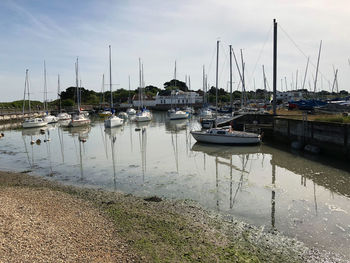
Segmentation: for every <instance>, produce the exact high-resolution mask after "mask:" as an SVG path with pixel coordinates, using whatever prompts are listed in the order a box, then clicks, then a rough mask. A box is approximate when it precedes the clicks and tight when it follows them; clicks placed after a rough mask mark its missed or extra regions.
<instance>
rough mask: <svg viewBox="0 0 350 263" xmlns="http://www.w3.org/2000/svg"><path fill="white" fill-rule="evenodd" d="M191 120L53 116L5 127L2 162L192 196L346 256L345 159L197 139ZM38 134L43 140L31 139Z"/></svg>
mask: <svg viewBox="0 0 350 263" xmlns="http://www.w3.org/2000/svg"><path fill="white" fill-rule="evenodd" d="M198 127H199V124H198V122H197V120H196V119H192V120H182V121H168V120H167V119H166V115H165V114H161V113H159V114H154V120H153V121H152V122H150V123H144V124H142V125H138V124H136V123H134V122H126V123H125V124H124V126H123V127H121V128H114V129H108V130H105V129H104V126H103V122H102V121H95V122H93V124H92V126H91V127H89V128H69V129H68V128H60V127H58V126H50V127H48V129H47V130H46V132H45V134H40V132H39V130H38V129H34V130H22V129H17V130H6V131H5V137H4V138H2V139H0V169H1V170H11V171H25V170H31V171H33V173H35V174H39V175H42V176H44V177H48V178H50V179H53V180H57V181H61V182H64V183H66V184H72V185H79V186H86V187H95V188H103V189H107V190H112V191H113V190H118V191H123V192H125V193H132V194H134V195H138V196H148V195H158V196H163V197H167V198H171V199H172V198H173V199H192V200H195V201H198V202H199V203H200V204H201V205H202V206H204V207H206V208H208V209H212V210H216V211H219V212H220V213H222V214H224V215H233V216H234V217H236V218H239V219H242V220H244V221H246V222H248V223H251V224H254V225H257V226H265V229H266V230H269V229H277V230H279V231H281V232H283V233H285V234H286V235H288V236H291V237H297V238H298V239H299V240H301V241H304V242H305V243H307V244H308V245H310V246H316V247H320V248H326V249H327V250H331V251H335V252H339V253H341V254H343V255H345V256H347V257H349V258H350V249H349V247H350V173H349V171H350V169H347V168H348V167H349V166H347V165H346V164H341V163H340V164H339V163H337V164H332V163H330V161H326V162H324V161H322V160H314V161H313V160H310V159H308V158H305V157H301V156H298V155H297V154H292V153H290V152H288V151H282V150H279V149H277V148H274V147H270V146H268V145H264V144H262V145H260V146H252V147H227V146H221V147H218V146H212V145H200V144H197V143H195V140H194V139H193V138H192V136H191V135H190V133H189V131H190V130H191V129H194V128H198ZM135 128H141V130H140V131H135ZM142 128H145V129H143V130H142ZM0 129H1V128H0ZM37 139H41V144H40V145H37V144H33V145H32V144H30V142H31V140H37ZM47 139H50V141H48V142H44V140H47ZM82 140H86V142H82ZM317 158H318V159H319V157H317Z"/></svg>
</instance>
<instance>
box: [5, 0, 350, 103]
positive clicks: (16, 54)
mask: <svg viewBox="0 0 350 263" xmlns="http://www.w3.org/2000/svg"><path fill="white" fill-rule="evenodd" d="M349 7H350V3H349V2H348V1H345V0H338V1H336V2H334V1H332V2H331V1H328V0H294V1H289V0H288V1H287V0H281V1H275V0H250V1H236V0H220V1H215V0H201V1H199V0H178V1H160V0H148V1H137V0H135V1H118V0H116V1H112V0H110V1H107V0H84V1H78V0H76V1H68V0H60V1H59V0H51V1H44V0H1V1H0V17H1V19H0V34H1V36H2V37H1V39H2V41H0V90H1V96H0V101H12V100H16V99H21V98H22V96H23V88H24V77H25V70H26V69H27V68H28V69H29V73H30V83H31V93H32V98H34V99H39V100H42V98H43V93H42V91H43V86H44V81H43V78H44V77H43V63H44V60H45V61H46V66H47V72H48V89H49V94H48V97H49V99H55V98H56V90H57V74H60V75H61V89H64V88H66V87H68V86H71V85H74V83H75V75H74V74H75V73H74V63H75V60H76V57H79V62H80V64H79V66H80V76H81V81H82V84H83V86H84V87H86V88H88V89H94V90H96V91H100V90H101V82H102V74H103V73H104V74H109V73H108V45H112V66H113V68H112V71H113V72H112V73H113V74H112V78H113V83H114V84H118V85H117V86H113V87H114V89H117V88H126V89H127V88H128V76H129V75H130V76H131V88H132V89H135V88H136V87H137V84H138V58H139V57H140V58H141V59H142V61H143V63H144V72H145V82H146V85H155V86H158V87H160V88H162V86H163V83H164V82H166V81H168V80H169V79H170V78H172V77H173V72H174V61H175V60H176V61H177V73H178V79H180V80H183V81H184V80H185V75H190V76H191V87H192V89H195V90H196V89H199V88H202V66H203V65H205V67H206V69H207V73H208V78H209V83H210V84H214V81H215V56H214V54H215V45H216V40H217V39H220V41H221V44H220V48H221V52H220V63H219V64H220V69H219V72H220V77H219V79H220V81H219V87H222V88H227V81H228V80H229V64H228V45H229V44H232V46H233V48H234V50H235V52H236V54H238V53H239V50H240V49H243V53H244V58H245V63H246V70H247V71H246V79H247V89H248V90H253V89H254V80H255V88H263V86H262V85H263V81H262V70H261V68H262V64H264V65H265V69H266V74H267V78H268V81H269V84H270V86H271V87H272V72H271V68H272V31H271V30H272V20H273V18H276V19H277V22H278V23H279V28H278V30H279V34H278V38H279V43H278V44H279V46H278V70H279V71H278V86H279V87H278V88H279V89H280V90H281V89H283V90H285V89H286V87H285V84H284V78H285V77H286V78H287V85H288V89H291V83H292V77H293V82H294V85H295V77H296V71H297V70H298V76H299V78H298V87H300V86H301V81H302V77H303V76H304V71H305V66H306V61H307V58H306V57H307V56H310V60H311V64H310V67H309V72H308V78H307V82H306V83H307V84H306V88H309V84H308V83H309V82H310V84H311V82H312V78H313V76H312V75H315V67H314V65H316V61H317V53H318V46H319V42H320V40H321V39H322V40H323V48H322V54H321V61H320V72H321V74H320V78H319V79H318V86H317V88H318V89H321V88H323V89H324V90H329V82H332V81H333V65H334V67H335V68H337V69H339V89H345V90H348V91H350V89H349V84H350V66H349V64H348V58H350V34H349V30H348V25H349V24H350V17H349V16H348V14H347V11H348V10H349ZM285 32H286V33H287V34H288V35H287V34H285ZM290 38H291V39H292V40H293V41H294V43H293V42H292V41H291V40H290ZM296 45H297V46H298V48H297V47H296ZM299 49H300V50H301V51H302V52H301V51H300V50H299ZM233 78H234V82H235V83H234V85H233V86H234V89H237V83H238V74H237V70H236V69H235V68H234V76H233ZM281 79H283V85H282V87H281ZM311 85H312V84H311ZM312 88H313V87H312Z"/></svg>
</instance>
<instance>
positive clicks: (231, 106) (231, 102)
mask: <svg viewBox="0 0 350 263" xmlns="http://www.w3.org/2000/svg"><path fill="white" fill-rule="evenodd" d="M230 109H231V111H232V109H233V100H232V45H230Z"/></svg>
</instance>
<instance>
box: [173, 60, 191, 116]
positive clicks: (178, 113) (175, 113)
mask: <svg viewBox="0 0 350 263" xmlns="http://www.w3.org/2000/svg"><path fill="white" fill-rule="evenodd" d="M174 80H175V88H176V61H175V69H174ZM174 93H176V90H174V91H172V92H171V102H172V101H173V96H174ZM188 116H189V113H188V112H186V111H182V110H179V109H176V108H174V107H173V105H172V107H171V109H170V110H168V118H169V119H170V120H181V119H187V118H188Z"/></svg>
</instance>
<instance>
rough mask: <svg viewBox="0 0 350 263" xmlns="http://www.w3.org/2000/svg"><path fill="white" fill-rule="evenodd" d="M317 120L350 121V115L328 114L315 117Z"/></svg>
mask: <svg viewBox="0 0 350 263" xmlns="http://www.w3.org/2000/svg"><path fill="white" fill-rule="evenodd" d="M315 121H324V122H336V123H350V116H340V115H337V116H334V117H330V116H326V117H318V118H315Z"/></svg>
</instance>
